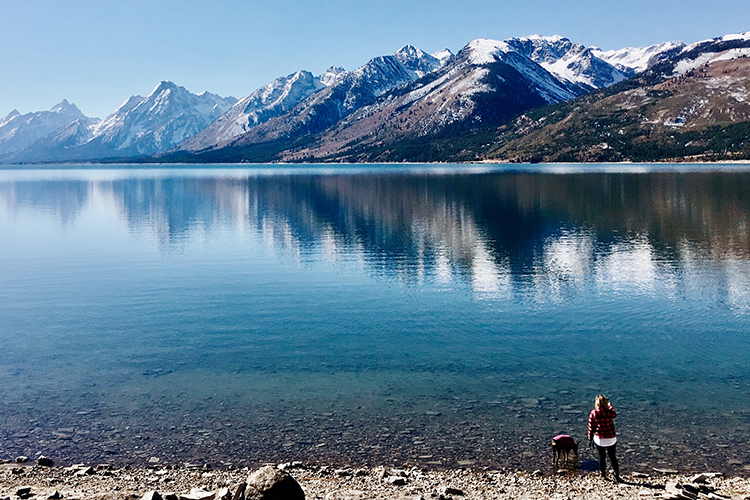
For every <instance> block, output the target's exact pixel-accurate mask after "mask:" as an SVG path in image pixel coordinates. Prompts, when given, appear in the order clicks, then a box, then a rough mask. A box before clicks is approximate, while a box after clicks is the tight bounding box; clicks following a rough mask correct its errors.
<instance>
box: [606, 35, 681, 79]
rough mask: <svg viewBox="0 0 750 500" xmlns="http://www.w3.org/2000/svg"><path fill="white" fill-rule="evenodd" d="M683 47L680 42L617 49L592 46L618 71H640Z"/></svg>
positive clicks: (672, 54)
mask: <svg viewBox="0 0 750 500" xmlns="http://www.w3.org/2000/svg"><path fill="white" fill-rule="evenodd" d="M684 47H685V44H684V43H682V42H664V43H659V44H656V45H650V46H648V47H627V48H624V49H619V50H607V51H602V50H601V49H598V48H594V49H593V54H594V55H595V56H596V57H598V58H599V59H602V60H604V61H606V62H608V63H609V64H611V65H612V66H614V67H615V68H617V69H618V70H620V71H627V70H632V71H634V72H636V73H640V72H642V71H646V70H647V69H648V68H650V67H651V66H653V65H655V64H657V63H659V62H661V61H664V60H666V59H668V58H669V57H672V56H674V55H676V54H677V53H679V52H680V51H681V50H682V49H683V48H684Z"/></svg>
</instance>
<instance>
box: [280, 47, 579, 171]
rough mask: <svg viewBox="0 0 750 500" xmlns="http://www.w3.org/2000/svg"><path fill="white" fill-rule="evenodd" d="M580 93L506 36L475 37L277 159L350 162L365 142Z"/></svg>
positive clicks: (420, 133)
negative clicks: (425, 74)
mask: <svg viewBox="0 0 750 500" xmlns="http://www.w3.org/2000/svg"><path fill="white" fill-rule="evenodd" d="M584 92H586V90H585V89H584V88H583V87H581V86H580V85H576V84H574V83H571V82H569V81H566V80H561V79H559V78H557V77H556V76H555V75H553V74H551V73H550V72H548V71H547V70H545V69H544V68H543V67H542V66H540V65H539V64H537V63H536V62H534V61H533V60H531V59H530V58H529V57H527V56H525V55H523V54H522V53H520V52H519V51H517V50H515V49H514V48H513V47H512V46H511V45H509V44H508V43H506V42H501V41H497V40H488V39H478V40H474V41H472V42H470V43H469V44H468V45H467V46H466V47H464V48H463V49H461V50H460V51H459V52H458V53H457V54H456V55H455V56H452V57H451V58H450V59H449V61H448V63H447V64H445V66H443V67H441V68H439V69H437V70H434V72H433V73H432V74H431V77H430V78H428V79H425V80H419V81H417V82H414V83H411V84H407V85H403V86H400V87H397V88H394V89H392V90H391V91H390V92H388V93H386V94H384V95H383V96H382V97H381V98H379V99H377V100H376V101H375V102H373V103H372V104H370V105H367V106H364V107H362V108H360V109H359V110H356V111H354V112H353V113H351V114H350V115H349V116H347V117H345V118H343V119H342V120H341V121H339V122H338V123H337V124H336V125H335V126H333V127H332V128H331V129H329V130H328V131H326V132H324V133H323V134H322V136H321V137H320V139H319V141H318V142H317V143H316V144H314V145H312V146H309V147H306V148H302V149H297V150H295V151H293V152H290V153H289V154H288V155H285V156H283V157H282V158H283V159H286V160H299V159H303V158H310V157H312V158H316V157H339V158H342V159H344V160H355V161H356V160H359V159H360V157H359V156H357V155H358V154H359V151H362V149H363V148H364V149H367V148H370V147H374V148H377V147H378V146H376V145H378V144H391V143H393V141H400V140H407V141H408V140H410V139H415V138H419V137H425V136H427V135H429V134H434V133H438V132H440V131H443V130H446V129H448V128H451V130H471V129H472V128H477V127H483V126H491V125H492V124H499V123H502V121H503V120H507V119H509V118H511V117H512V116H514V115H516V114H517V113H519V112H522V111H524V110H526V109H530V108H534V107H539V106H543V105H546V104H553V103H557V102H562V101H566V100H569V99H572V98H574V97H576V96H578V95H580V94H582V93H584ZM383 147H384V148H385V149H386V150H388V149H389V148H388V146H383ZM368 154H369V153H368ZM368 159H372V158H371V157H368Z"/></svg>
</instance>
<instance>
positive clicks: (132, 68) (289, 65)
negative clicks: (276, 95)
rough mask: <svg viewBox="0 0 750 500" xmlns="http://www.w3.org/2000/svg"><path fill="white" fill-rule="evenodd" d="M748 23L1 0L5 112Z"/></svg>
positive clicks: (697, 11) (677, 10)
mask: <svg viewBox="0 0 750 500" xmlns="http://www.w3.org/2000/svg"><path fill="white" fill-rule="evenodd" d="M748 30H750V2H749V1H748V0H726V1H711V0H679V1H678V0H618V1H598V2H592V1H583V0H566V1H551V0H513V1H505V0H451V1H449V0H412V1H408V0H272V1H256V0H127V1H124V0H0V117H2V116H5V115H6V114H8V113H9V112H10V111H11V110H13V109H14V108H15V109H18V111H20V112H21V113H27V112H29V111H39V110H44V109H49V108H50V107H52V106H53V105H55V104H56V103H58V102H60V101H61V100H62V99H63V98H66V99H68V100H69V101H70V102H72V103H75V104H76V105H77V106H78V107H79V108H81V110H82V111H83V112H84V113H85V114H86V115H88V116H97V117H100V118H103V117H105V116H106V115H108V114H109V113H111V112H112V111H114V110H115V109H116V108H117V106H119V105H120V104H121V103H122V102H123V101H125V100H126V99H127V98H128V97H130V96H131V95H134V94H140V95H148V94H149V93H150V92H151V91H152V90H153V89H154V87H156V86H157V85H158V84H159V82H160V81H162V80H170V81H173V82H175V83H176V84H178V85H182V86H184V87H186V88H187V89H188V90H190V91H191V92H195V93H199V92H202V91H204V90H208V91H209V92H213V93H216V94H219V95H222V96H228V95H233V96H235V97H243V96H246V95H249V94H250V93H252V91H253V90H255V89H257V88H258V87H260V86H261V85H264V84H266V83H268V82H270V81H271V80H273V79H274V78H276V77H279V76H283V75H288V74H290V73H293V72H295V71H298V70H300V69H306V70H308V71H311V72H313V73H314V74H316V75H317V74H320V73H322V72H324V71H325V70H326V68H328V67H329V66H331V65H336V66H343V67H344V68H346V69H348V70H353V69H356V68H357V67H359V66H361V65H363V64H365V63H366V62H367V61H368V60H369V59H371V58H373V57H375V56H378V55H384V54H390V53H393V52H395V51H396V50H398V49H399V48H401V47H402V46H404V45H406V44H412V45H415V46H417V47H419V48H421V49H423V50H425V51H427V52H435V51H438V50H441V49H443V48H449V49H451V50H452V51H453V52H456V51H458V50H459V49H461V47H463V46H464V45H466V44H467V43H468V42H469V41H471V40H473V39H476V38H493V39H498V40H504V39H507V38H510V37H514V36H526V35H531V34H541V35H553V34H558V35H562V36H565V37H567V38H570V39H571V40H573V41H575V42H579V43H582V44H584V45H586V46H592V45H593V46H598V47H600V48H602V49H605V50H608V49H618V48H622V47H632V46H645V45H651V44H654V43H660V42H663V41H667V40H681V41H683V42H686V43H691V42H695V41H698V40H704V39H707V38H713V37H716V36H721V35H725V34H727V33H737V32H743V31H748Z"/></svg>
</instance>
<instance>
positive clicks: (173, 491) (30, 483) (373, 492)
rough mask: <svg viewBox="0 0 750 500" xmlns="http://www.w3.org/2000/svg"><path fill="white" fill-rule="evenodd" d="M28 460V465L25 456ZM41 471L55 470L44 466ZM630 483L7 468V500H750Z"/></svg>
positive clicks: (719, 478)
mask: <svg viewBox="0 0 750 500" xmlns="http://www.w3.org/2000/svg"><path fill="white" fill-rule="evenodd" d="M20 458H21V461H23V458H24V457H20ZM42 463H49V462H45V461H44V460H42ZM623 480H624V482H623V483H616V482H614V481H613V480H607V479H602V478H600V477H599V476H598V473H597V472H595V471H576V470H572V469H564V470H558V471H554V472H547V473H542V472H541V471H534V472H524V471H493V470H470V469H450V470H442V471H433V470H424V469H420V468H416V467H411V468H403V469H399V468H386V467H373V468H357V469H354V468H346V467H342V468H335V467H331V466H317V465H311V464H304V463H302V462H291V463H284V464H268V465H267V466H265V467H262V468H260V469H255V470H250V469H247V468H243V469H227V470H210V469H209V468H208V467H205V466H204V467H200V466H197V465H191V464H186V465H185V466H183V467H175V466H170V467H160V466H159V465H158V464H154V465H152V466H149V467H139V468H131V467H119V468H116V467H112V466H111V465H108V464H99V465H86V464H79V465H74V466H70V467H56V466H42V465H38V463H34V464H33V465H32V464H29V463H5V464H2V465H0V500H26V499H33V500H57V499H65V500H90V499H91V500H96V499H102V500H103V499H112V500H120V499H121V500H138V499H142V500H160V499H161V500H255V499H266V500H273V499H284V500H301V499H303V498H305V499H308V500H311V499H314V500H328V499H331V500H333V499H343V500H364V499H382V500H390V499H394V500H395V499H410V500H420V499H421V500H433V499H434V500H453V499H455V500H458V499H466V500H471V499H487V498H497V499H505V498H513V499H571V500H572V499H599V500H600V499H622V498H639V499H648V498H657V499H665V500H666V499H714V500H722V499H741V500H747V499H750V478H744V477H724V476H723V475H722V474H719V473H703V474H693V475H689V476H688V475H680V474H677V473H676V471H672V470H667V469H659V470H656V469H654V470H650V471H641V472H630V473H626V474H624V475H623Z"/></svg>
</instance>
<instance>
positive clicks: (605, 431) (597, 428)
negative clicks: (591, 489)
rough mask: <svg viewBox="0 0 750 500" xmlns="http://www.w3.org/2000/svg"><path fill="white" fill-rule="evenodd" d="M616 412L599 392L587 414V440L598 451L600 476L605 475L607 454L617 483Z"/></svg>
mask: <svg viewBox="0 0 750 500" xmlns="http://www.w3.org/2000/svg"><path fill="white" fill-rule="evenodd" d="M616 416H617V412H616V411H615V409H614V408H613V407H612V403H610V402H609V399H608V398H607V396H605V395H603V394H599V395H598V396H597V397H596V402H595V403H594V409H593V410H591V413H590V414H589V433H588V437H589V442H591V443H593V444H595V445H596V450H597V451H598V452H599V471H600V472H601V474H602V477H604V478H606V477H607V473H606V470H607V455H609V461H610V462H612V470H613V471H615V479H616V480H617V482H618V483H619V482H620V481H621V479H620V464H619V463H617V456H616V454H615V450H616V447H617V434H615V422H614V418H615V417H616Z"/></svg>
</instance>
